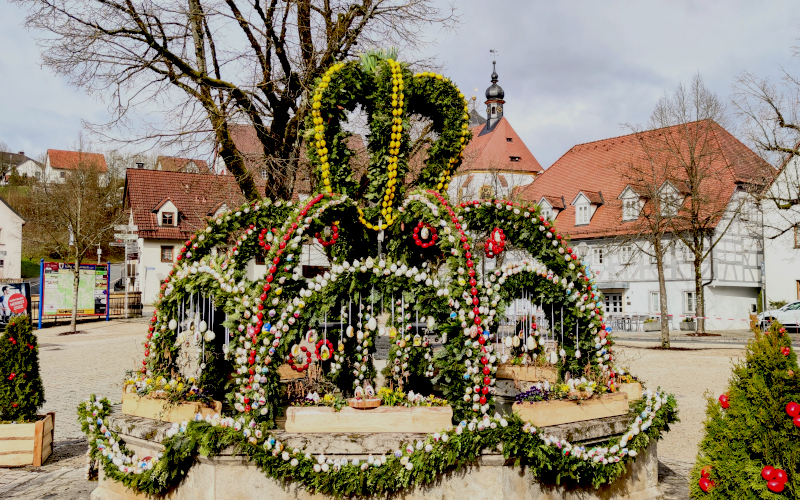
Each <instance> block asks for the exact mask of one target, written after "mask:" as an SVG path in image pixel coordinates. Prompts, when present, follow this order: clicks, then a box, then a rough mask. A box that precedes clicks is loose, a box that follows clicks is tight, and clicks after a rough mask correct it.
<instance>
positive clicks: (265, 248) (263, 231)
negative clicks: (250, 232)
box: [258, 227, 278, 252]
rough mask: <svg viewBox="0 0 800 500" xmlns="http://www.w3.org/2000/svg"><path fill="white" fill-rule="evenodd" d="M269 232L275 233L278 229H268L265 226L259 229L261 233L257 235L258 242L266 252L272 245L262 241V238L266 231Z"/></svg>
mask: <svg viewBox="0 0 800 500" xmlns="http://www.w3.org/2000/svg"><path fill="white" fill-rule="evenodd" d="M269 232H272V234H273V235H275V234H277V232H278V230H277V229H275V228H274V227H273V228H272V229H268V228H266V227H265V228H264V229H262V230H261V233H259V235H258V244H259V245H260V246H261V247H262V248H264V250H266V251H267V252H269V250H270V248H272V245H270V244H269V242H268V241H264V238H265V237H266V236H267V233H269Z"/></svg>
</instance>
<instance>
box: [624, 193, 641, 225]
mask: <svg viewBox="0 0 800 500" xmlns="http://www.w3.org/2000/svg"><path fill="white" fill-rule="evenodd" d="M638 218H639V201H638V200H636V199H633V198H629V199H627V200H622V220H636V219H638Z"/></svg>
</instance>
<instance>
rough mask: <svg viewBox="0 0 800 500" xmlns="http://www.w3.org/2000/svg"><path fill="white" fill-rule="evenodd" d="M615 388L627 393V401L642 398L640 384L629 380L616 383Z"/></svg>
mask: <svg viewBox="0 0 800 500" xmlns="http://www.w3.org/2000/svg"><path fill="white" fill-rule="evenodd" d="M617 390H618V391H619V392H624V393H625V394H627V395H628V401H635V400H637V399H642V384H640V383H639V382H631V383H629V384H617Z"/></svg>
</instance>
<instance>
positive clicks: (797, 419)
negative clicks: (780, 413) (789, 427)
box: [792, 417, 800, 427]
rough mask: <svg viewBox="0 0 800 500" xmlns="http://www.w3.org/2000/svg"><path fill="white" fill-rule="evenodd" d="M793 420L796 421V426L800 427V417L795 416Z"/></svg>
mask: <svg viewBox="0 0 800 500" xmlns="http://www.w3.org/2000/svg"><path fill="white" fill-rule="evenodd" d="M792 422H794V425H795V427H800V417H794V419H792Z"/></svg>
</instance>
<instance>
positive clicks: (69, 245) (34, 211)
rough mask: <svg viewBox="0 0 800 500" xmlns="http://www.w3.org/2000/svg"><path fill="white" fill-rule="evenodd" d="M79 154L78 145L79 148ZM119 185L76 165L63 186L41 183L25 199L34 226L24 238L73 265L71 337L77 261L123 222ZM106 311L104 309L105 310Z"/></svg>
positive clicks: (88, 165)
mask: <svg viewBox="0 0 800 500" xmlns="http://www.w3.org/2000/svg"><path fill="white" fill-rule="evenodd" d="M78 151H79V152H82V151H83V147H82V145H81V146H79V147H78ZM119 187H120V183H119V182H118V181H117V182H114V179H111V180H109V179H107V178H106V176H105V174H104V173H102V172H100V170H99V167H98V165H96V164H94V163H93V162H92V161H91V160H89V159H83V158H82V159H81V160H80V161H79V162H78V164H77V168H75V169H74V170H71V171H70V173H69V174H68V175H67V176H66V178H65V179H64V182H63V183H56V182H43V183H40V184H39V186H38V188H37V189H36V192H34V193H32V194H33V196H30V197H29V201H28V204H27V206H26V209H27V211H28V213H27V214H24V216H25V218H26V220H28V221H29V222H30V223H32V224H33V225H35V227H36V231H35V232H33V233H28V236H30V237H31V238H32V243H34V244H37V245H38V246H39V248H40V249H42V250H45V251H47V252H49V253H50V254H51V255H56V256H58V257H60V258H61V259H63V260H64V261H65V262H73V263H74V269H73V297H72V299H73V300H72V317H71V321H70V326H71V328H72V331H73V332H74V331H75V327H76V318H77V309H78V288H79V285H80V263H81V260H82V259H83V258H84V257H85V256H87V254H90V253H91V252H93V251H94V250H95V249H96V247H97V244H98V243H99V244H102V243H105V242H108V241H110V239H111V238H112V236H113V230H114V225H115V224H120V223H122V222H124V220H125V217H124V212H123V211H122V204H121V191H120V190H119ZM107 307H108V304H107Z"/></svg>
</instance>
